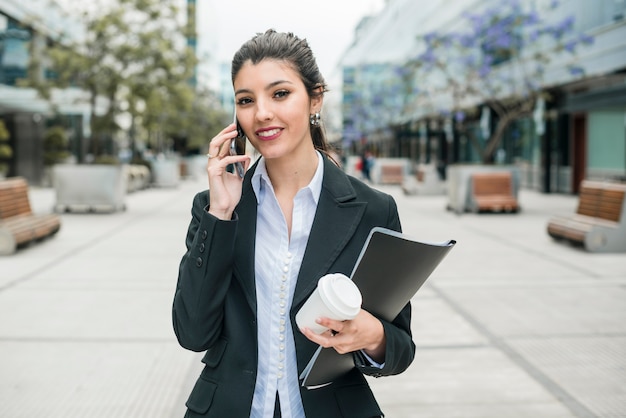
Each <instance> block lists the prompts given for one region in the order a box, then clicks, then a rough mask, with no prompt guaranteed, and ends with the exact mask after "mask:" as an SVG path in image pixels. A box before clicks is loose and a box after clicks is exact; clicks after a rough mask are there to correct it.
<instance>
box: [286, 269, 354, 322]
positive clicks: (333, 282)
mask: <svg viewBox="0 0 626 418" xmlns="http://www.w3.org/2000/svg"><path fill="white" fill-rule="evenodd" d="M361 302H362V298H361V292H360V291H359V288H358V287H357V285H356V284H354V282H353V281H352V280H350V279H349V278H348V277H346V276H345V275H344V274H341V273H333V274H327V275H325V276H323V277H322V278H320V279H319V281H318V282H317V289H315V291H314V292H313V293H312V294H311V296H309V299H308V300H307V301H306V302H304V305H302V308H300V310H299V311H298V313H297V314H296V324H298V327H299V328H304V327H306V328H309V329H310V330H311V331H313V332H314V333H316V334H321V333H323V332H324V331H326V330H327V329H328V328H327V327H324V326H322V325H320V324H318V323H316V322H315V320H316V319H317V318H321V317H326V318H331V319H336V320H338V321H345V320H348V319H353V318H355V317H356V316H357V315H358V313H359V311H360V310H361Z"/></svg>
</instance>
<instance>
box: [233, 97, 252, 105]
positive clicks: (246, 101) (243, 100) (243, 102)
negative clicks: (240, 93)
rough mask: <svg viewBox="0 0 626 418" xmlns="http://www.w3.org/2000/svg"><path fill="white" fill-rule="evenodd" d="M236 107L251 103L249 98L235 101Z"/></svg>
mask: <svg viewBox="0 0 626 418" xmlns="http://www.w3.org/2000/svg"><path fill="white" fill-rule="evenodd" d="M236 103H237V104H238V105H246V104H248V103H252V99H250V98H249V97H242V98H239V99H237V102H236Z"/></svg>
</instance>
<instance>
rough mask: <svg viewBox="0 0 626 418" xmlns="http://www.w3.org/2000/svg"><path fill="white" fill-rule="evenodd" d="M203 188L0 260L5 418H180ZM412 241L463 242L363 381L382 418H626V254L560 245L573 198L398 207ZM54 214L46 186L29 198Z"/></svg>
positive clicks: (154, 199) (79, 222) (72, 224)
mask: <svg viewBox="0 0 626 418" xmlns="http://www.w3.org/2000/svg"><path fill="white" fill-rule="evenodd" d="M203 187H205V186H204V182H203V180H202V179H200V180H185V181H183V182H182V183H181V184H180V186H179V187H177V188H168V189H157V188H153V189H148V190H144V191H140V192H136V193H133V194H131V195H129V196H128V198H127V206H128V209H127V211H125V212H119V213H115V214H63V215H61V216H62V227H61V231H60V232H59V234H57V236H55V237H53V238H52V239H49V240H46V241H44V242H41V243H38V244H36V245H32V246H31V247H29V248H26V249H24V250H21V251H19V252H18V253H17V254H14V255H12V256H8V257H0V353H1V354H2V355H0V417H2V418H5V417H6V418H22V417H24V418H25V417H28V418H30V417H47V418H56V417H63V418H73V417H80V418H84V417H106V418H127V417H128V418H139V417H147V418H161V417H162V418H174V417H182V415H183V411H184V406H183V404H184V401H185V398H186V396H187V395H188V393H189V390H190V388H191V385H193V382H194V380H195V378H196V375H197V373H198V372H199V370H200V363H199V355H198V354H196V353H191V352H188V351H185V350H184V349H182V348H180V347H179V346H178V344H177V342H176V339H175V337H174V334H173V331H172V327H171V318H170V314H171V301H172V296H173V291H174V287H175V282H176V277H177V268H178V262H179V260H180V257H181V256H182V254H183V252H184V237H185V232H186V228H187V224H188V221H189V217H190V208H191V201H192V198H193V195H194V194H195V192H196V191H198V190H200V189H201V188H203ZM383 189H384V190H385V191H387V192H389V193H391V194H393V195H394V196H395V197H396V199H397V202H398V205H399V210H400V216H401V219H402V222H403V228H404V231H405V233H407V234H409V235H412V236H414V237H416V238H419V239H422V240H429V241H443V240H446V239H456V240H457V241H458V244H457V246H456V248H454V249H453V250H452V252H451V253H450V255H449V256H448V258H447V259H446V260H445V261H444V263H443V264H442V265H441V266H440V267H439V268H438V269H437V270H436V271H435V272H434V274H433V276H432V277H431V279H430V280H429V282H428V283H427V284H426V285H425V286H424V288H422V290H420V292H419V293H418V295H417V296H416V298H415V299H414V316H413V318H414V322H413V330H414V335H415V341H416V343H417V345H418V351H417V357H416V359H415V362H414V363H413V365H412V366H411V367H410V368H409V370H408V371H407V372H405V373H404V374H402V375H399V376H394V377H389V378H382V379H372V380H371V383H372V385H373V388H374V391H375V393H376V396H377V398H378V400H379V401H380V403H381V404H382V406H383V410H384V411H385V413H386V416H387V417H390V418H403V417H407V418H408V417H411V418H412V417H429V418H430V417H477V418H478V417H480V418H482V417H507V418H509V417H623V416H626V388H625V386H624V378H625V377H626V374H625V370H626V303H625V302H626V254H589V253H586V252H584V251H583V250H580V249H577V248H571V247H569V246H567V245H562V244H558V243H555V242H553V241H552V240H551V239H550V238H549V237H548V235H547V234H546V232H545V226H546V222H547V219H548V217H549V216H550V215H552V214H555V213H572V212H573V211H574V210H575V207H576V202H577V201H576V198H575V197H572V196H561V195H542V194H539V193H535V192H531V191H522V192H521V196H520V200H521V204H522V206H523V209H522V212H521V213H519V214H508V215H497V214H496V215H490V214H469V213H468V214H463V215H455V214H454V213H452V212H449V211H446V210H445V206H446V198H445V196H404V195H403V194H402V192H401V190H400V188H399V187H384V188H383ZM31 202H32V204H33V207H34V209H35V211H38V212H47V211H50V209H51V208H52V205H53V204H54V196H53V192H52V190H50V189H36V190H32V192H31Z"/></svg>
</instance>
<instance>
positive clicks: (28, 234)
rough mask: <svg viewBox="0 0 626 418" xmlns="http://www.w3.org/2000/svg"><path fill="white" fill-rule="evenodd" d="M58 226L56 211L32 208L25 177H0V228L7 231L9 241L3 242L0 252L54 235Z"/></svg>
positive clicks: (13, 249)
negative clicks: (34, 211)
mask: <svg viewBox="0 0 626 418" xmlns="http://www.w3.org/2000/svg"><path fill="white" fill-rule="evenodd" d="M60 228H61V219H60V217H59V216H58V215H56V214H34V213H33V212H32V209H31V206H30V199H29V197H28V182H27V181H26V179H24V178H22V177H13V178H9V179H6V180H3V181H0V232H1V233H2V234H9V235H8V236H7V235H5V237H8V243H5V244H3V245H2V248H0V253H3V254H9V253H11V252H14V251H15V248H14V247H16V246H20V245H24V244H27V243H29V242H32V241H36V240H40V239H42V238H45V237H48V236H51V235H54V234H55V233H56V232H57V231H59V229H60ZM11 237H12V238H11ZM2 242H4V241H2ZM7 247H8V248H7Z"/></svg>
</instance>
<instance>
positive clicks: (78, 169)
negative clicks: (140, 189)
mask: <svg viewBox="0 0 626 418" xmlns="http://www.w3.org/2000/svg"><path fill="white" fill-rule="evenodd" d="M127 170H128V166H126V165H106V164H79V165H76V164H59V165H55V166H54V167H53V183H54V190H55V193H56V204H55V211H56V212H64V211H83V212H99V211H106V212H115V211H118V210H125V209H126V203H125V201H126V190H127V186H126V181H127V173H126V171H127Z"/></svg>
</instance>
